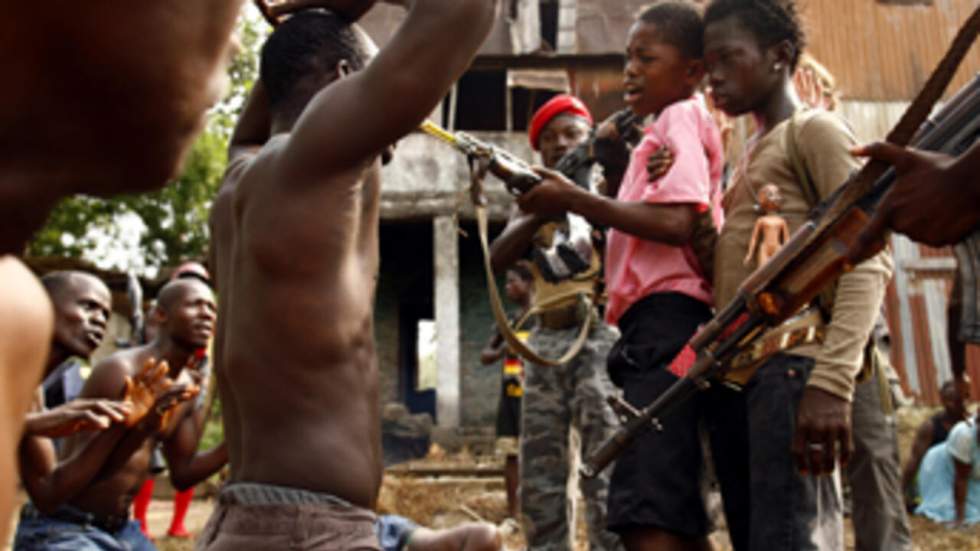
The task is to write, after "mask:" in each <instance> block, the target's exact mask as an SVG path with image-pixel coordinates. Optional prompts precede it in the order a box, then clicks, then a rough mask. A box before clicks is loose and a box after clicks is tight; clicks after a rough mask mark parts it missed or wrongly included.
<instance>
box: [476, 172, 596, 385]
mask: <svg viewBox="0 0 980 551" xmlns="http://www.w3.org/2000/svg"><path fill="white" fill-rule="evenodd" d="M474 161H475V160H473V159H471V162H470V177H471V180H472V181H471V184H470V185H471V193H472V194H473V195H474V197H473V206H474V207H475V209H476V225H477V229H478V232H479V234H480V248H482V249H483V268H484V270H485V271H486V276H487V293H488V294H489V295H490V310H491V311H492V312H493V319H494V321H496V323H497V330H498V331H499V332H500V336H501V337H502V338H503V339H504V341H505V342H506V343H507V345H508V346H510V349H511V350H512V351H513V352H514V353H515V354H518V355H520V356H521V357H523V358H524V359H526V360H528V361H531V362H534V363H536V364H540V365H546V366H549V367H557V366H559V365H562V364H566V363H568V362H570V361H571V360H572V359H573V358H575V356H578V353H579V352H581V351H582V347H583V346H585V341H586V340H587V339H588V338H589V331H590V330H591V329H592V315H591V310H592V298H591V297H590V296H589V295H588V294H587V293H582V292H580V291H576V292H575V293H563V294H559V295H556V296H555V297H552V298H550V299H549V300H547V301H545V302H542V303H540V304H536V305H535V306H534V308H532V309H531V310H529V311H528V312H527V313H526V314H524V316H522V317H521V319H520V320H518V322H517V323H516V324H515V327H518V328H520V327H521V326H522V325H523V324H524V323H525V322H526V321H527V320H528V319H529V318H530V316H531V315H533V314H536V313H538V312H540V311H541V309H543V308H546V307H547V306H550V305H552V304H554V303H557V302H560V301H563V300H567V299H568V298H570V297H572V296H576V295H578V296H580V297H581V300H582V302H583V303H584V305H585V307H586V308H587V309H588V310H589V311H590V313H589V314H588V315H586V316H585V319H584V320H583V321H582V327H581V328H580V329H579V332H578V336H577V337H575V341H574V342H572V345H571V346H570V347H569V348H568V350H567V351H565V353H564V354H563V355H562V356H561V357H560V358H557V359H552V358H545V357H544V356H541V355H540V354H538V353H537V352H535V351H534V350H532V349H531V347H529V346H528V345H526V344H524V343H523V342H522V341H521V340H520V339H519V338H517V335H516V334H515V333H514V328H512V327H511V325H510V322H509V321H508V320H507V313H506V312H505V311H504V304H503V301H502V300H501V298H500V289H499V288H498V287H497V279H496V278H495V277H494V274H493V266H492V265H491V264H490V244H489V239H488V238H487V234H488V233H489V231H488V226H489V224H488V221H487V219H488V216H487V207H486V204H485V201H484V200H483V197H482V181H483V176H484V175H485V174H486V170H485V169H483V168H482V167H481V166H480V165H482V164H483V163H480V162H479V161H478V160H476V162H474Z"/></svg>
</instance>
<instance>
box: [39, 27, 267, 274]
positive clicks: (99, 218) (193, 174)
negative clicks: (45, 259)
mask: <svg viewBox="0 0 980 551" xmlns="http://www.w3.org/2000/svg"><path fill="white" fill-rule="evenodd" d="M268 32H269V29H268V27H267V26H266V25H265V23H264V21H262V20H261V19H260V18H259V17H257V15H256V13H255V12H254V11H249V12H246V13H245V15H243V16H242V17H241V18H240V19H239V22H238V26H237V33H238V39H239V41H240V43H241V46H242V47H241V51H240V52H239V53H238V55H236V56H235V58H234V60H233V61H232V63H231V65H230V66H229V68H228V76H229V79H230V81H231V86H230V89H229V92H228V94H227V95H226V96H225V98H224V99H223V100H222V101H221V102H220V103H219V104H218V105H216V106H215V107H214V108H213V109H212V110H211V112H210V113H209V115H208V122H207V124H206V126H205V129H204V131H203V132H202V133H201V135H200V136H199V137H198V139H197V140H196V141H195V142H194V145H193V146H192V148H191V150H190V152H189V154H188V156H187V159H186V162H185V164H184V168H183V171H182V173H181V175H180V176H179V177H178V178H177V179H176V180H175V181H174V182H172V183H171V184H169V185H167V186H166V187H165V188H163V189H162V190H160V191H158V192H155V193H150V194H142V195H125V196H120V197H114V198H111V199H99V198H94V197H88V196H83V195H79V196H74V197H69V198H66V199H65V200H63V201H62V202H61V203H60V204H59V205H58V206H57V207H56V208H55V209H54V211H53V212H52V214H51V216H50V217H49V219H48V221H47V223H46V224H45V226H44V227H43V228H42V229H41V230H40V231H39V232H38V233H37V234H36V235H35V238H34V240H33V241H32V243H31V244H30V246H29V248H28V254H30V255H34V256H71V257H84V258H86V259H88V260H90V261H93V262H95V263H96V264H98V265H100V266H102V267H105V268H115V269H125V270H129V269H136V270H137V271H153V270H155V269H156V268H159V267H161V266H165V265H173V264H176V263H178V262H180V261H182V260H185V259H189V258H201V257H202V256H203V255H204V254H205V251H206V249H207V243H208V238H209V234H208V227H207V218H208V211H209V210H210V208H211V201H212V199H213V197H214V195H215V193H216V192H217V190H218V186H219V185H220V184H221V176H222V174H223V171H224V165H225V162H226V149H227V144H228V138H229V136H230V135H231V132H232V129H233V128H234V123H235V120H236V118H237V115H238V113H239V112H240V110H241V107H242V105H243V103H244V101H245V98H246V96H247V93H248V90H249V89H250V88H251V86H252V83H253V82H254V81H255V79H256V77H257V74H258V50H259V46H260V44H261V42H262V41H263V40H264V38H265V36H266V35H267V33H268ZM140 222H141V224H140ZM134 225H135V226H136V227H137V228H139V227H142V233H141V234H140V236H139V241H138V246H137V247H136V250H135V251H132V252H131V254H129V255H126V256H127V257H126V258H122V259H120V258H119V253H118V251H116V255H115V258H109V257H108V255H107V254H106V251H107V250H109V249H112V247H107V246H106V245H107V244H111V243H112V242H119V241H122V240H123V237H124V236H123V233H124V232H127V231H130V232H132V231H133V228H134Z"/></svg>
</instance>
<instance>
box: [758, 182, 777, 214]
mask: <svg viewBox="0 0 980 551" xmlns="http://www.w3.org/2000/svg"><path fill="white" fill-rule="evenodd" d="M756 201H758V203H759V208H760V209H761V210H762V211H763V212H764V213H766V214H772V213H775V212H779V209H780V208H782V206H783V195H782V194H781V193H780V192H779V188H778V187H777V186H776V184H766V185H764V186H762V189H760V190H759V195H758V197H756Z"/></svg>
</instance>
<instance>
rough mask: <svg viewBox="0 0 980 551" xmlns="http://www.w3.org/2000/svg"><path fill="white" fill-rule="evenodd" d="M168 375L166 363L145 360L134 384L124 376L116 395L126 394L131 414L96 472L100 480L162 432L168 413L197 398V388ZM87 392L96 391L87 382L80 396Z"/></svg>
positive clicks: (109, 474) (112, 472)
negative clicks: (123, 430) (176, 381)
mask: <svg viewBox="0 0 980 551" xmlns="http://www.w3.org/2000/svg"><path fill="white" fill-rule="evenodd" d="M124 370H125V368H123V372H124ZM167 372H168V368H167V362H165V361H161V362H155V361H154V360H148V361H147V362H146V363H145V364H144V367H143V369H142V370H141V371H140V373H139V375H137V377H136V382H132V381H130V380H127V379H126V378H125V376H123V385H122V389H123V390H121V391H117V392H125V396H126V400H127V401H128V402H130V403H131V404H132V410H133V411H132V413H131V415H130V418H129V419H128V420H127V422H126V426H127V428H125V433H124V435H123V437H122V439H121V440H120V442H119V443H118V444H117V445H116V446H115V447H114V448H113V449H111V454H110V455H109V456H108V458H107V459H106V460H105V462H104V463H103V465H102V468H101V469H100V470H99V472H98V475H97V476H98V477H99V478H106V477H108V476H111V475H112V474H114V473H115V472H116V471H117V470H118V469H119V468H120V467H122V466H123V465H125V464H126V462H127V461H129V458H130V457H132V455H133V454H134V453H136V451H137V450H139V449H140V448H141V447H142V446H143V445H144V444H145V443H146V440H147V439H148V438H151V437H153V436H155V435H157V434H158V433H159V432H160V431H161V429H162V428H163V425H164V424H165V422H166V420H167V418H168V413H170V412H171V411H172V410H173V409H174V408H175V407H177V406H178V405H180V404H181V403H182V402H185V401H187V400H190V399H191V398H193V397H194V396H196V395H197V388H196V387H194V386H193V385H187V384H181V383H176V384H175V383H174V382H173V381H171V380H170V379H169V378H168V377H167ZM94 376H95V375H94V372H93V377H94ZM86 392H93V393H94V392H98V389H89V385H88V383H86V386H85V389H83V390H82V395H83V396H86ZM112 430H117V429H112Z"/></svg>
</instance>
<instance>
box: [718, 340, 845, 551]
mask: <svg viewBox="0 0 980 551" xmlns="http://www.w3.org/2000/svg"><path fill="white" fill-rule="evenodd" d="M812 368H813V360H812V359H810V358H804V357H802V356H795V355H790V354H778V355H776V356H774V357H773V358H772V359H770V360H769V361H768V362H766V363H765V364H764V365H763V366H762V367H761V368H759V370H758V371H757V372H756V373H755V375H754V376H753V377H752V379H751V380H749V383H748V385H746V388H745V393H746V396H745V398H746V407H747V416H748V427H749V435H748V456H749V485H750V487H749V496H750V501H751V513H750V519H749V526H748V530H747V533H748V549H750V550H752V551H835V550H843V549H844V541H843V538H844V519H843V505H842V500H841V489H840V476H839V474H838V471H836V470H835V471H834V473H833V475H829V476H818V477H814V476H808V475H801V474H800V472H799V471H798V470H797V467H796V464H795V462H794V461H793V457H792V455H791V453H790V449H791V446H792V442H793V434H794V432H795V430H796V411H797V408H798V406H799V403H800V398H801V397H802V396H803V389H804V387H805V386H806V380H807V378H808V377H809V374H810V371H811V370H812ZM716 453H718V452H717V450H716ZM724 460H725V458H724V457H719V456H717V455H716V457H715V461H716V462H720V461H724ZM739 531H740V532H743V530H739ZM744 548H745V547H744V546H740V545H738V544H736V549H744Z"/></svg>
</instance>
